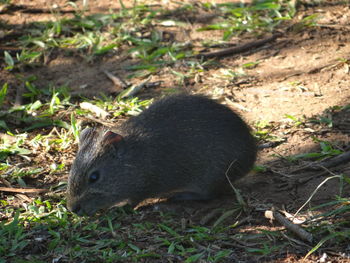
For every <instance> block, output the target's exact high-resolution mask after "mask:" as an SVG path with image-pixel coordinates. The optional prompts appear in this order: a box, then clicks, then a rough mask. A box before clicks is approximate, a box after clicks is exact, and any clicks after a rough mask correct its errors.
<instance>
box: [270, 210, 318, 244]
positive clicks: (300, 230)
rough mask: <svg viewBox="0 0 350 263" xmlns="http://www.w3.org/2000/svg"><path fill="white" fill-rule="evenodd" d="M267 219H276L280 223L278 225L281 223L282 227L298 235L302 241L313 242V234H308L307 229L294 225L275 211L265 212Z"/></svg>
mask: <svg viewBox="0 0 350 263" xmlns="http://www.w3.org/2000/svg"><path fill="white" fill-rule="evenodd" d="M265 217H267V218H269V219H276V220H277V221H278V223H280V224H281V225H282V226H284V227H285V228H286V229H288V230H289V231H291V232H293V233H294V234H296V235H297V236H298V237H300V238H301V239H302V240H304V241H307V242H309V243H311V242H312V240H313V236H312V234H311V233H309V232H307V231H306V230H305V229H303V228H302V227H300V226H299V225H296V224H293V223H292V222H291V221H290V220H289V219H287V218H285V217H284V216H283V215H281V214H280V213H279V212H277V211H273V210H272V211H265Z"/></svg>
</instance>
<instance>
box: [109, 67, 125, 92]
mask: <svg viewBox="0 0 350 263" xmlns="http://www.w3.org/2000/svg"><path fill="white" fill-rule="evenodd" d="M103 73H105V74H106V76H107V77H108V78H109V79H110V80H111V81H112V82H113V83H114V85H115V86H116V88H117V89H118V92H120V91H121V90H123V89H126V88H127V87H129V86H130V85H129V84H128V83H126V81H125V80H123V79H122V78H121V77H119V76H118V75H117V74H114V75H113V74H112V73H110V72H109V71H107V70H103Z"/></svg>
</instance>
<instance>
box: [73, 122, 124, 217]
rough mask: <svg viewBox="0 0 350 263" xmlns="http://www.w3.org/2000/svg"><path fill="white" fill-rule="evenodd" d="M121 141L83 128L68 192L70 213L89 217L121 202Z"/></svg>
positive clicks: (114, 135)
mask: <svg viewBox="0 0 350 263" xmlns="http://www.w3.org/2000/svg"><path fill="white" fill-rule="evenodd" d="M123 145H124V140H123V137H122V136H121V135H120V134H117V133H114V132H112V131H109V130H106V129H101V128H100V129H96V128H86V129H85V130H83V131H82V132H81V135H80V138H79V150H78V153H77V155H76V158H75V160H74V162H73V165H72V168H71V171H70V175H69V179H68V189H67V204H68V208H69V210H71V211H72V212H74V213H77V214H78V215H84V214H86V215H92V214H94V213H95V212H96V211H97V210H100V209H104V208H109V207H111V206H112V205H114V204H116V203H118V202H123V201H125V200H123V198H125V193H124V192H123V184H124V182H127V180H123V179H124V178H123V176H124V174H125V173H124V172H123V171H120V170H123V164H122V160H121V159H122V157H121V156H122V152H123Z"/></svg>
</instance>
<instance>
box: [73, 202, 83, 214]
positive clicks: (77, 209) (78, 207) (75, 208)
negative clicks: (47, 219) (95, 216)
mask: <svg viewBox="0 0 350 263" xmlns="http://www.w3.org/2000/svg"><path fill="white" fill-rule="evenodd" d="M71 211H72V212H73V213H76V214H79V212H81V205H80V204H73V205H72V207H71Z"/></svg>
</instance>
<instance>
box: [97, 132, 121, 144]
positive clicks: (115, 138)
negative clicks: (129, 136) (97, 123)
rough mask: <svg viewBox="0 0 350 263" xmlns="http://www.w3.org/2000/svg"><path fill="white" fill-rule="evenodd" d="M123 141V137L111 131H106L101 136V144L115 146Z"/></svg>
mask: <svg viewBox="0 0 350 263" xmlns="http://www.w3.org/2000/svg"><path fill="white" fill-rule="evenodd" d="M122 140H123V136H121V135H120V134H118V133H115V132H112V131H106V133H105V134H104V136H103V140H102V142H103V144H117V143H119V142H121V141H122Z"/></svg>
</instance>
